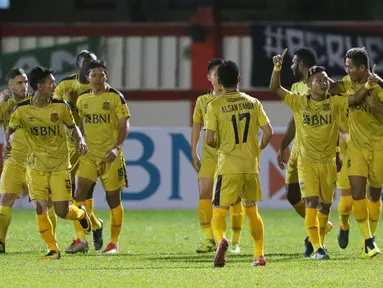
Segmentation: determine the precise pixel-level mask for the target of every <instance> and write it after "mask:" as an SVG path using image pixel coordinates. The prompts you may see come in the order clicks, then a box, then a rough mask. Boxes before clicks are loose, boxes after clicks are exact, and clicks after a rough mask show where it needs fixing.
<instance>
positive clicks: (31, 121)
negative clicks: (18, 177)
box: [5, 67, 91, 259]
mask: <svg viewBox="0 0 383 288" xmlns="http://www.w3.org/2000/svg"><path fill="white" fill-rule="evenodd" d="M52 73H53V71H52V70H50V69H45V68H42V67H35V68H33V69H32V71H31V73H30V76H29V80H30V83H31V87H32V88H33V90H34V91H35V94H34V96H33V98H32V99H28V100H25V101H23V102H21V103H19V104H17V105H16V109H15V111H14V112H13V113H12V116H11V120H10V122H9V126H8V128H7V130H6V133H5V151H6V154H8V153H9V152H10V151H11V148H15V149H17V148H16V147H17V146H13V145H14V144H13V143H12V146H11V142H10V137H11V135H12V134H13V133H15V132H16V130H17V129H23V132H24V135H25V140H26V144H27V146H28V148H29V151H30V154H29V156H28V167H27V183H28V187H29V195H30V198H31V200H32V201H33V203H34V205H35V207H36V214H37V216H36V222H37V226H38V229H39V231H40V234H41V236H42V238H43V239H44V241H45V242H46V243H47V244H48V249H49V252H48V254H47V255H45V256H44V257H45V258H46V259H59V258H60V257H61V256H60V252H59V249H58V246H57V243H56V239H55V236H54V233H53V227H52V223H51V221H50V219H49V217H48V213H47V201H48V197H49V196H50V197H51V198H52V201H53V205H54V208H55V211H56V214H57V215H58V216H59V217H61V218H63V219H70V220H79V221H80V223H81V225H82V227H83V228H84V230H85V231H87V232H88V233H89V232H90V229H91V223H90V219H89V217H88V215H87V213H86V210H85V208H84V207H77V206H74V205H69V200H71V198H72V197H71V196H72V191H71V188H72V186H71V181H70V176H69V172H68V166H69V165H68V164H69V159H68V147H67V139H66V133H65V129H64V127H65V126H66V127H67V129H70V130H71V132H72V133H73V136H74V138H75V139H77V143H78V147H79V150H80V152H81V153H86V151H87V147H86V145H85V142H84V140H83V138H82V135H81V132H80V130H79V129H78V127H77V126H76V124H75V123H74V120H73V116H72V113H71V111H70V108H69V106H68V105H67V104H66V103H65V102H64V101H60V100H52V97H53V93H54V90H55V88H56V85H55V78H54V77H53V75H52Z"/></svg>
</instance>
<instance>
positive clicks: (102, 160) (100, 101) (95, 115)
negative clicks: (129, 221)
mask: <svg viewBox="0 0 383 288" xmlns="http://www.w3.org/2000/svg"><path fill="white" fill-rule="evenodd" d="M107 75H108V71H107V68H106V66H105V64H104V63H103V62H101V61H94V62H92V63H91V64H90V65H89V67H88V74H87V77H88V79H89V83H90V84H91V87H92V88H91V90H89V91H87V92H85V93H83V94H82V95H80V97H79V98H78V100H77V109H78V112H79V116H80V118H81V126H82V129H83V131H84V135H85V141H86V143H87V144H88V148H89V152H88V154H87V155H85V156H81V157H80V166H79V169H78V170H77V173H76V193H75V195H76V202H77V203H78V204H82V203H84V202H85V201H86V199H87V195H88V191H89V190H90V189H91V188H92V187H93V185H95V183H96V182H97V179H98V177H100V178H101V182H102V185H103V187H104V189H105V191H106V200H107V202H108V205H109V207H110V215H111V242H110V243H109V244H108V245H107V246H106V248H105V249H104V250H103V253H117V252H118V240H119V237H120V232H121V227H122V223H123V219H124V208H123V207H122V203H121V188H122V187H127V184H128V183H127V178H126V171H125V160H124V155H123V149H122V145H123V143H124V141H125V139H126V137H127V136H128V133H129V129H130V126H129V118H130V113H129V109H128V105H126V102H125V98H124V96H123V95H122V94H121V93H120V92H119V91H117V90H115V89H113V88H111V87H110V86H109V85H108V84H107V82H106V80H107Z"/></svg>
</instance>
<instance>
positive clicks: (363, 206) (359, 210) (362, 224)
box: [353, 199, 372, 239]
mask: <svg viewBox="0 0 383 288" xmlns="http://www.w3.org/2000/svg"><path fill="white" fill-rule="evenodd" d="M353 210H354V215H355V220H356V222H358V225H359V229H360V232H362V235H363V237H364V239H370V238H371V237H372V235H371V230H370V222H369V220H368V209H367V200H366V199H362V200H354V206H353Z"/></svg>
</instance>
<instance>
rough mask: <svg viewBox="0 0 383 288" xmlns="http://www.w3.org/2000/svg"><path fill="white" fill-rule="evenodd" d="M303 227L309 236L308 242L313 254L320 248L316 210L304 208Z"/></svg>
mask: <svg viewBox="0 0 383 288" xmlns="http://www.w3.org/2000/svg"><path fill="white" fill-rule="evenodd" d="M326 223H327V222H326ZM305 226H306V230H307V234H308V235H309V239H310V242H311V244H312V245H313V247H314V253H315V252H316V251H317V250H318V249H319V248H322V245H321V243H320V236H319V220H318V209H317V208H306V217H305Z"/></svg>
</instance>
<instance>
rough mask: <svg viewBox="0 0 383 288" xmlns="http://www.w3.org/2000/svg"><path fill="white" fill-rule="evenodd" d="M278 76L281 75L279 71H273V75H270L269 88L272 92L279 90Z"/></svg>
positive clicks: (279, 79)
mask: <svg viewBox="0 0 383 288" xmlns="http://www.w3.org/2000/svg"><path fill="white" fill-rule="evenodd" d="M280 75H281V71H276V70H273V73H272V74H271V79H270V85H269V88H270V89H271V90H272V91H274V92H275V91H277V90H278V89H279V88H281V77H280Z"/></svg>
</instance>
